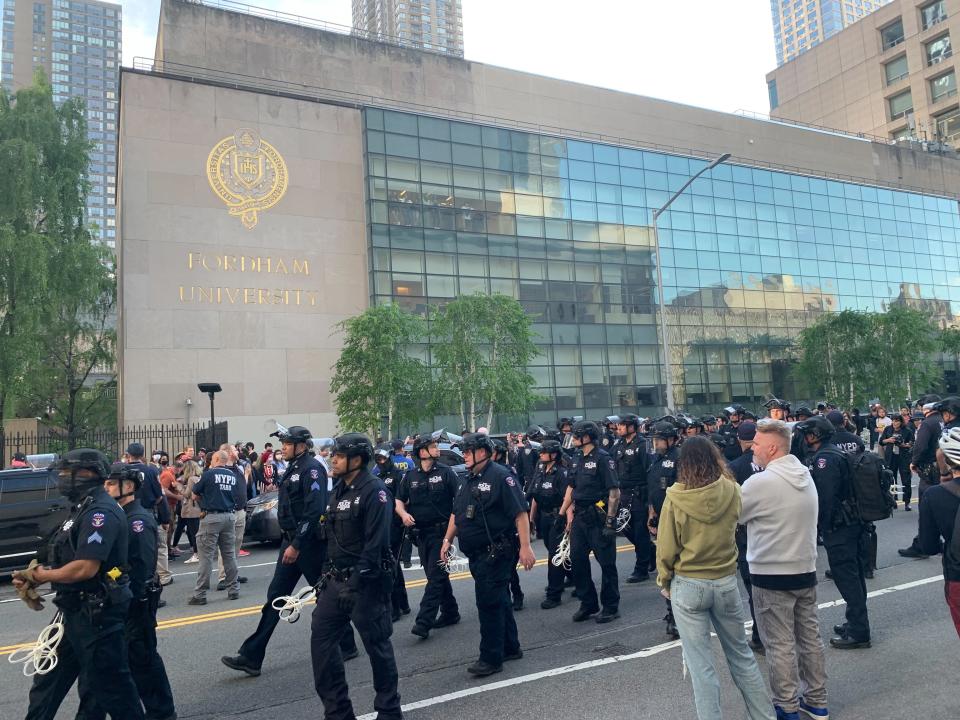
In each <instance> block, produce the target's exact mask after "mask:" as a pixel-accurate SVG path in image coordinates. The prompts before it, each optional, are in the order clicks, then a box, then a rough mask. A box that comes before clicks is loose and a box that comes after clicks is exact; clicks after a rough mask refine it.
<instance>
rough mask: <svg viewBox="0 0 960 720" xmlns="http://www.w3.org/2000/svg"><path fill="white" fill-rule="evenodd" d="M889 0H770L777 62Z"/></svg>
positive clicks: (797, 52) (803, 49) (787, 59)
mask: <svg viewBox="0 0 960 720" xmlns="http://www.w3.org/2000/svg"><path fill="white" fill-rule="evenodd" d="M888 2H890V0H770V11H771V13H772V14H773V37H774V41H775V42H776V45H777V65H783V64H784V63H785V62H789V61H790V60H793V58H795V57H797V56H798V55H801V54H803V53H805V52H806V51H807V50H809V49H810V48H812V47H814V46H815V45H819V44H820V43H821V42H823V41H824V40H826V39H827V38H828V37H830V36H831V35H835V34H836V33H838V32H840V31H841V30H843V29H844V28H845V27H847V26H848V25H852V24H853V23H855V22H856V21H857V20H859V19H860V18H862V17H863V16H864V15H867V14H869V13H872V12H873V11H874V10H876V9H877V8H878V7H880V6H882V5H886V4H887V3H888Z"/></svg>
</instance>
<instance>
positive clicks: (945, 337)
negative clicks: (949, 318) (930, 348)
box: [940, 327, 960, 365]
mask: <svg viewBox="0 0 960 720" xmlns="http://www.w3.org/2000/svg"><path fill="white" fill-rule="evenodd" d="M940 351H941V352H942V353H944V354H945V355H950V356H951V357H952V359H953V360H955V361H956V362H957V364H958V365H960V328H955V327H948V328H944V329H943V330H941V331H940Z"/></svg>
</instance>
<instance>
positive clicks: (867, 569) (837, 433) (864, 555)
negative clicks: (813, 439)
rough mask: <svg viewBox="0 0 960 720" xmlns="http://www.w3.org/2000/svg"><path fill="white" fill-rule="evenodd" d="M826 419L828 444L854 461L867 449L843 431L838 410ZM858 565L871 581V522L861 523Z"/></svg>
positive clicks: (874, 558)
mask: <svg viewBox="0 0 960 720" xmlns="http://www.w3.org/2000/svg"><path fill="white" fill-rule="evenodd" d="M826 418H827V420H829V421H830V424H831V425H833V437H832V438H831V440H830V442H831V443H833V444H834V445H836V446H837V447H838V448H840V450H841V451H843V453H844V454H846V455H847V456H849V457H850V458H851V459H852V460H854V461H856V459H857V458H858V457H860V455H862V454H863V453H864V451H865V450H866V449H867V446H866V445H864V443H863V440H862V439H861V438H860V437H858V436H857V435H854V434H853V433H852V432H849V431H847V430H846V429H845V427H844V424H843V413H842V412H840V411H839V410H829V411H828V412H827V414H826ZM860 563H861V564H862V565H863V575H864V577H865V578H866V579H868V580H872V579H873V571H874V570H876V569H877V526H876V525H874V524H873V523H872V522H864V523H863V538H861V541H860ZM827 578H828V579H830V580H832V579H833V573H832V572H831V571H829V570H828V571H827Z"/></svg>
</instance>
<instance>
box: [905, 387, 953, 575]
mask: <svg viewBox="0 0 960 720" xmlns="http://www.w3.org/2000/svg"><path fill="white" fill-rule="evenodd" d="M917 402H918V404H919V405H920V407H921V410H922V412H923V421H922V422H921V423H920V426H919V427H918V428H917V431H916V435H915V436H914V440H913V452H912V453H911V458H910V459H911V463H910V470H911V471H912V472H915V473H916V474H917V476H918V477H919V478H920V481H919V482H918V483H917V501H918V502H923V495H924V493H925V492H926V491H927V490H928V489H930V488H931V487H933V486H934V485H939V484H940V467H939V466H938V464H937V450H938V449H939V442H940V436H941V435H942V434H943V427H944V419H943V415H941V413H940V410H941V408H942V407H943V405H942V403H941V401H940V397H939V396H938V395H932V396H931V395H927V396H925V397H923V398H921V399H920V400H918V401H917ZM958 409H960V408H958ZM917 519H918V521H919V517H918V518H917ZM897 552H898V553H900V555H902V556H903V557H907V558H925V557H927V555H926V554H925V553H924V552H923V550H922V549H921V548H920V533H919V530H918V532H917V534H916V535H915V536H914V538H913V542H911V543H910V546H909V547H906V548H900V549H899V550H897Z"/></svg>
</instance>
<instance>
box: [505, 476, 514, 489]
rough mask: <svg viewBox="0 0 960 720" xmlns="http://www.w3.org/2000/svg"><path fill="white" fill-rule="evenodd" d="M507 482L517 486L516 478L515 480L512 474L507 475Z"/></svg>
mask: <svg viewBox="0 0 960 720" xmlns="http://www.w3.org/2000/svg"><path fill="white" fill-rule="evenodd" d="M506 483H507V485H509V486H510V487H516V486H517V482H516V480H514V479H513V476H511V475H507V479H506Z"/></svg>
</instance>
